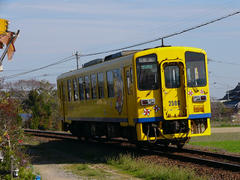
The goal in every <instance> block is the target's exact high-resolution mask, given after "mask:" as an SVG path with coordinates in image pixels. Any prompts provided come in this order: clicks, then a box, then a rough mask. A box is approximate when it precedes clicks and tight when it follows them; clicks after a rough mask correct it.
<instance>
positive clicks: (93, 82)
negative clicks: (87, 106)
mask: <svg viewBox="0 0 240 180" xmlns="http://www.w3.org/2000/svg"><path fill="white" fill-rule="evenodd" d="M90 77H91V88H92V99H97V82H96V74H92V75H91V76H90Z"/></svg>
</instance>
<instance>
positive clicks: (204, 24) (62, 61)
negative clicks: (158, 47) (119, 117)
mask: <svg viewBox="0 0 240 180" xmlns="http://www.w3.org/2000/svg"><path fill="white" fill-rule="evenodd" d="M239 13H240V11H237V12H234V13H231V14H228V15H226V16H223V17H221V18H218V19H215V20H212V21H209V22H206V23H203V24H200V25H197V26H194V27H191V28H188V29H185V30H182V31H180V32H176V33H173V34H170V35H166V36H163V37H160V38H156V39H153V40H150V41H146V42H142V43H138V44H134V45H131V46H126V47H123V48H118V49H113V50H108V51H102V52H96V53H90V54H85V55H84V54H83V55H81V56H82V57H85V56H93V55H99V54H104V53H109V52H114V51H121V50H124V49H129V48H133V47H136V46H140V45H144V44H148V43H152V42H155V41H159V40H162V39H166V38H169V37H173V36H176V35H180V34H183V33H185V32H188V31H191V30H194V29H197V28H200V27H203V26H206V25H208V24H212V23H214V22H217V21H220V20H222V19H225V18H228V17H230V16H234V15H236V14H239ZM72 59H75V57H72V56H70V57H67V58H64V59H62V60H59V61H57V62H54V63H52V64H49V65H46V66H43V67H40V68H37V69H33V70H30V71H26V72H22V73H18V74H14V75H10V76H5V77H4V78H5V79H10V78H14V77H18V76H21V75H25V74H28V73H31V72H34V71H38V70H41V69H45V68H48V67H50V66H54V65H57V64H60V63H64V62H67V61H70V60H72Z"/></svg>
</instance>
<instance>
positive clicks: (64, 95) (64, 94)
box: [62, 84, 66, 101]
mask: <svg viewBox="0 0 240 180" xmlns="http://www.w3.org/2000/svg"><path fill="white" fill-rule="evenodd" d="M62 88H63V100H64V101H66V98H65V97H66V93H65V86H64V84H63V86H62Z"/></svg>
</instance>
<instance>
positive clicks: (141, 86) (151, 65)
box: [136, 53, 160, 91]
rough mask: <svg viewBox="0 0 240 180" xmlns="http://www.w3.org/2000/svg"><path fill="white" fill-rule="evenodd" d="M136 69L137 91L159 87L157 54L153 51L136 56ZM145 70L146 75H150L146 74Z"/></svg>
mask: <svg viewBox="0 0 240 180" xmlns="http://www.w3.org/2000/svg"><path fill="white" fill-rule="evenodd" d="M148 69H149V70H148ZM151 69H152V70H151ZM136 71H137V87H138V90H139V91H146V90H157V89H159V87H160V80H159V78H160V76H159V64H158V60H157V54H155V53H153V54H148V55H145V56H140V57H137V58H136ZM142 71H143V73H142ZM145 71H146V73H147V75H148V74H150V75H149V76H146V73H145ZM151 72H152V74H151ZM152 80H154V82H153V83H152ZM150 83H152V84H150Z"/></svg>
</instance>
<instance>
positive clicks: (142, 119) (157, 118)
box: [133, 117, 164, 123]
mask: <svg viewBox="0 0 240 180" xmlns="http://www.w3.org/2000/svg"><path fill="white" fill-rule="evenodd" d="M163 120H164V119H163V117H149V118H134V119H133V122H134V123H145V122H158V121H163Z"/></svg>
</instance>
